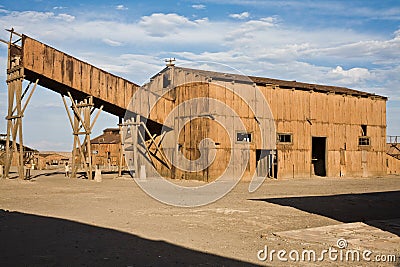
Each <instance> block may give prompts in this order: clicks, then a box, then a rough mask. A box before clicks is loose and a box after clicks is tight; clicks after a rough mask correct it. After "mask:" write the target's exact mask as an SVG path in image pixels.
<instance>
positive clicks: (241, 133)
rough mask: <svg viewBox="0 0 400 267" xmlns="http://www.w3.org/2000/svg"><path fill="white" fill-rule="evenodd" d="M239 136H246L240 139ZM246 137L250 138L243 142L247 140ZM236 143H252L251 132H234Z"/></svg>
mask: <svg viewBox="0 0 400 267" xmlns="http://www.w3.org/2000/svg"><path fill="white" fill-rule="evenodd" d="M239 134H240V135H243V136H244V135H247V137H245V138H242V136H240V138H239ZM248 137H250V138H249V139H250V140H245V139H248ZM239 139H241V140H239ZM235 140H236V143H241V144H250V143H252V142H253V133H252V132H241V131H236V139H235Z"/></svg>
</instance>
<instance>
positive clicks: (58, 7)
mask: <svg viewBox="0 0 400 267" xmlns="http://www.w3.org/2000/svg"><path fill="white" fill-rule="evenodd" d="M65 8H66V7H63V6H55V7H53V9H54V10H57V9H65Z"/></svg>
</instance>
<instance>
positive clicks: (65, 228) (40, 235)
mask: <svg viewBox="0 0 400 267" xmlns="http://www.w3.org/2000/svg"><path fill="white" fill-rule="evenodd" d="M155 231H156V230H155ZM0 263H1V265H2V266H200V265H201V266H256V265H252V264H250V263H247V262H241V261H237V260H234V259H228V258H224V257H220V256H216V255H211V254H207V253H203V252H199V251H194V250H190V249H187V248H183V247H179V246H176V245H173V244H169V243H167V242H164V241H152V240H148V239H144V238H141V237H138V236H135V235H132V234H128V233H124V232H120V231H116V230H112V229H107V228H101V227H96V226H92V225H87V224H83V223H78V222H73V221H69V220H64V219H57V218H50V217H44V216H37V215H32V214H24V213H19V212H7V211H4V210H0Z"/></svg>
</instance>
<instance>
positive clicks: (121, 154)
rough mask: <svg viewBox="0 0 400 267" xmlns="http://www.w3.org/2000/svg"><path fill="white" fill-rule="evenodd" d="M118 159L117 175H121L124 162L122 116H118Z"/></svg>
mask: <svg viewBox="0 0 400 267" xmlns="http://www.w3.org/2000/svg"><path fill="white" fill-rule="evenodd" d="M118 127H119V142H120V144H119V160H118V177H121V176H122V169H123V162H124V138H123V132H122V118H121V117H119V123H118Z"/></svg>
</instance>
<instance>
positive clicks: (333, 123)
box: [260, 85, 386, 177]
mask: <svg viewBox="0 0 400 267" xmlns="http://www.w3.org/2000/svg"><path fill="white" fill-rule="evenodd" d="M260 89H261V90H262V91H263V93H264V94H265V96H266V98H267V99H268V102H269V103H270V106H271V109H272V112H273V114H274V118H275V121H276V126H277V132H278V133H291V134H292V135H293V143H292V144H284V145H283V144H278V145H277V147H278V176H279V177H293V176H294V177H309V176H311V174H312V171H311V170H312V166H311V146H312V144H311V140H312V137H313V136H315V137H326V138H327V155H326V158H327V176H341V175H342V176H374V175H383V174H384V173H385V172H386V168H385V154H386V153H385V145H386V101H385V99H383V98H379V97H374V98H369V97H368V98H367V97H357V96H351V95H343V94H334V93H320V92H313V91H302V90H290V89H282V88H279V87H277V86H274V85H270V86H264V87H260ZM361 125H367V135H368V137H370V140H371V145H370V146H369V147H361V146H358V138H359V137H360V136H361V135H362V134H361V131H362V130H361ZM341 150H343V151H344V154H345V160H344V162H343V161H342V164H341V161H340V153H341V152H340V151H341ZM342 153H343V152H342ZM363 162H364V164H363Z"/></svg>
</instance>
